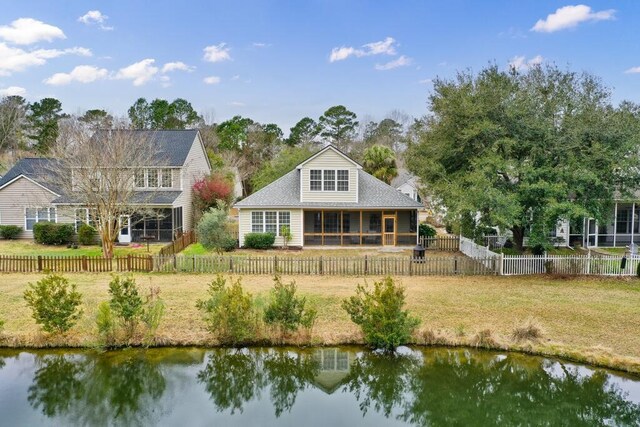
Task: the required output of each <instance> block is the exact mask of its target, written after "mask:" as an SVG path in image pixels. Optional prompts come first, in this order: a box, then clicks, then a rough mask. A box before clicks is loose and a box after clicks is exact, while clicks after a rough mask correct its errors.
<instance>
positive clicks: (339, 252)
mask: <svg viewBox="0 0 640 427" xmlns="http://www.w3.org/2000/svg"><path fill="white" fill-rule="evenodd" d="M180 253H181V254H182V255H215V251H209V250H207V249H205V248H204V247H203V246H202V245H201V244H200V243H194V244H192V245H189V246H188V247H187V248H185V250H183V251H182V252H180ZM225 255H232V256H251V257H253V256H274V255H277V256H286V257H296V258H297V257H305V258H317V257H321V256H323V257H361V256H365V255H367V256H369V257H385V258H392V257H393V258H395V257H406V258H408V257H410V256H411V255H412V250H411V249H401V250H396V249H395V248H390V249H380V248H376V247H373V248H359V247H354V248H330V249H302V250H299V249H295V250H294V249H289V250H287V249H268V250H256V249H236V250H235V251H233V252H227V253H225ZM456 255H461V254H460V252H453V251H447V252H444V251H443V252H440V251H427V256H431V257H449V256H456Z"/></svg>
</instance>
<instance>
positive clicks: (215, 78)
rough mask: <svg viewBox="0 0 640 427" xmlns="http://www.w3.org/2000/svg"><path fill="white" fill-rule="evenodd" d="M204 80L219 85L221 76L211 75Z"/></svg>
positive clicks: (209, 83)
mask: <svg viewBox="0 0 640 427" xmlns="http://www.w3.org/2000/svg"><path fill="white" fill-rule="evenodd" d="M202 81H203V82H205V83H206V84H208V85H217V84H218V83H220V77H218V76H209V77H205V78H204V79H203V80H202Z"/></svg>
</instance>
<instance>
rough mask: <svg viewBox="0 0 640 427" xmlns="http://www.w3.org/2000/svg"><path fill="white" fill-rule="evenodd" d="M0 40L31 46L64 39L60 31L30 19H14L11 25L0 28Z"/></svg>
mask: <svg viewBox="0 0 640 427" xmlns="http://www.w3.org/2000/svg"><path fill="white" fill-rule="evenodd" d="M0 38H2V39H4V40H6V41H8V42H11V43H15V44H32V43H37V42H39V41H42V40H46V41H48V42H51V41H53V40H55V39H66V38H67V36H65V35H64V33H63V32H62V30H61V29H60V28H58V27H54V26H53V25H49V24H45V23H44V22H42V21H38V20H37V19H32V18H20V19H16V20H15V21H13V22H12V23H11V25H2V26H0Z"/></svg>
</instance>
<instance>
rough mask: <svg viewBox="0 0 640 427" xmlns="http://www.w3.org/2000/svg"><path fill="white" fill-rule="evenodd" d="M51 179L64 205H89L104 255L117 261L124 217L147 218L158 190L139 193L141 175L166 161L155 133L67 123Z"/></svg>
mask: <svg viewBox="0 0 640 427" xmlns="http://www.w3.org/2000/svg"><path fill="white" fill-rule="evenodd" d="M52 156H53V157H54V158H55V159H56V160H55V161H53V162H50V163H49V164H50V166H49V167H50V168H51V170H50V171H47V175H48V177H49V178H48V179H50V180H51V181H52V184H53V185H54V186H55V188H58V189H59V191H60V192H61V193H62V194H63V195H62V199H63V200H62V203H61V204H69V205H75V206H77V207H86V208H88V209H89V210H90V212H91V214H90V216H91V219H92V220H93V221H94V222H95V224H96V228H97V230H98V232H99V234H100V239H101V243H102V252H103V255H104V256H105V257H107V258H111V257H113V243H114V241H115V239H116V236H117V235H118V230H119V224H118V223H119V219H120V216H121V215H131V214H133V213H141V214H144V213H145V212H147V211H148V210H149V208H147V207H145V204H146V203H147V202H148V201H149V200H150V199H151V198H152V197H153V195H154V190H152V189H150V190H149V191H138V190H136V189H135V185H134V184H135V179H136V174H138V173H142V172H143V171H144V168H148V167H154V166H161V165H162V164H164V163H165V162H164V161H163V159H162V158H161V154H160V153H159V151H158V148H157V147H156V146H154V144H153V143H152V132H151V131H132V130H128V129H127V128H126V126H125V122H123V121H117V122H114V127H113V128H111V129H108V130H100V131H97V132H93V131H91V129H89V128H88V126H86V125H85V124H84V123H82V122H80V121H78V120H77V119H75V118H71V119H67V120H65V121H64V122H63V123H62V124H61V136H60V138H58V142H57V143H56V145H55V146H54V147H53V150H52Z"/></svg>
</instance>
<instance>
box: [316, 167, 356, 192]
mask: <svg viewBox="0 0 640 427" xmlns="http://www.w3.org/2000/svg"><path fill="white" fill-rule="evenodd" d="M309 189H310V190H311V191H336V190H337V191H349V170H348V169H323V170H320V169H312V170H311V171H310V177H309Z"/></svg>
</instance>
